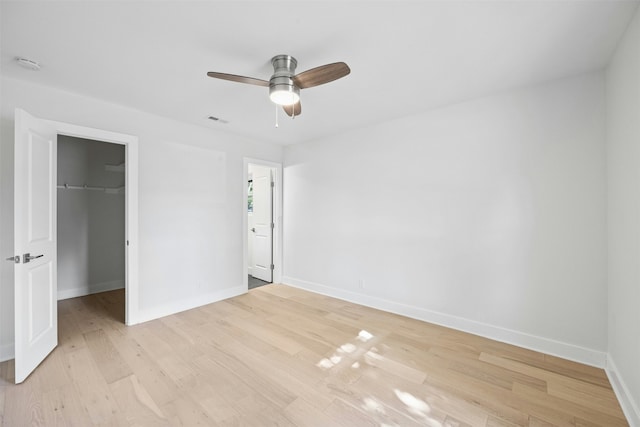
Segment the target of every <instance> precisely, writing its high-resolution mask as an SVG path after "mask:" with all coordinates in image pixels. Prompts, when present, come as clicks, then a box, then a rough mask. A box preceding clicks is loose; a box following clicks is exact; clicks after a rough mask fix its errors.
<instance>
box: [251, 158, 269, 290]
mask: <svg viewBox="0 0 640 427" xmlns="http://www.w3.org/2000/svg"><path fill="white" fill-rule="evenodd" d="M251 172H252V176H253V226H252V228H251V230H250V233H251V234H250V238H252V239H253V245H252V247H253V253H252V257H251V260H252V261H251V262H252V265H251V275H252V276H253V277H255V278H258V279H260V280H264V281H266V282H271V281H272V280H273V268H272V265H273V173H272V170H271V168H269V167H265V166H258V165H251Z"/></svg>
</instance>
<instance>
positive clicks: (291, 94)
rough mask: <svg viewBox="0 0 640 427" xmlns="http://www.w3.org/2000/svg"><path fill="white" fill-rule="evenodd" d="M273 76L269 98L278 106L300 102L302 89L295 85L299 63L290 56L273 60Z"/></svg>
mask: <svg viewBox="0 0 640 427" xmlns="http://www.w3.org/2000/svg"><path fill="white" fill-rule="evenodd" d="M271 64H272V65H273V70H274V71H273V76H271V79H270V80H269V98H271V100H272V101H273V102H275V103H276V104H280V105H292V104H295V103H296V102H298V101H299V100H300V88H298V87H297V86H296V85H295V84H294V83H293V76H294V75H295V72H296V67H297V66H298V61H296V59H295V58H294V57H293V56H290V55H277V56H274V57H273V58H271Z"/></svg>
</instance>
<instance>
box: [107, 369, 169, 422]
mask: <svg viewBox="0 0 640 427" xmlns="http://www.w3.org/2000/svg"><path fill="white" fill-rule="evenodd" d="M109 388H110V389H111V392H112V394H113V396H115V399H116V402H117V404H118V407H119V408H120V410H121V411H122V413H123V415H124V417H125V418H126V420H127V422H128V423H129V424H130V425H142V426H144V425H148V426H158V427H160V426H169V425H170V424H169V421H168V420H167V418H166V417H165V415H164V413H163V412H162V410H161V409H160V408H159V407H158V405H157V404H156V402H154V400H153V398H152V397H151V395H150V394H149V392H148V391H147V390H146V389H145V387H144V386H143V385H142V384H141V383H140V381H139V380H138V378H137V377H136V376H135V375H134V374H131V375H129V376H127V377H124V378H121V379H119V380H117V381H114V382H113V383H112V384H110V385H109Z"/></svg>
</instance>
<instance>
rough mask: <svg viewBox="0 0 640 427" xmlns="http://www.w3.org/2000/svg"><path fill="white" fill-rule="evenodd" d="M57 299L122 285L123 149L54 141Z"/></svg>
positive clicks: (80, 141)
mask: <svg viewBox="0 0 640 427" xmlns="http://www.w3.org/2000/svg"><path fill="white" fill-rule="evenodd" d="M57 187H58V190H57V191H58V198H57V200H58V206H57V225H58V227H57V230H58V300H62V299H67V298H74V297H78V296H82V295H89V294H95V293H99V292H105V291H111V290H114V289H123V288H124V287H125V197H124V194H125V147H124V145H119V144H110V143H105V142H99V141H91V140H86V139H80V138H73V137H68V136H59V137H58V182H57Z"/></svg>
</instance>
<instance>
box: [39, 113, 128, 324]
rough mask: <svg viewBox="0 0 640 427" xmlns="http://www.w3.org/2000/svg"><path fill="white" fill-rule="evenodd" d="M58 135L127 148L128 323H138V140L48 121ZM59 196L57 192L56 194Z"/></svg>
mask: <svg viewBox="0 0 640 427" xmlns="http://www.w3.org/2000/svg"><path fill="white" fill-rule="evenodd" d="M45 121H46V122H47V123H49V124H50V125H51V126H53V127H54V129H55V130H56V133H57V134H58V135H65V136H72V137H75V138H82V139H91V140H94V141H100V142H108V143H111V144H120V145H124V150H125V166H124V167H125V224H126V225H125V242H126V245H127V246H126V248H125V311H124V312H125V315H124V316H125V320H124V321H125V324H126V325H135V324H136V323H138V322H139V321H138V318H139V317H138V295H139V293H138V137H137V136H132V135H126V134H122V133H116V132H110V131H106V130H101V129H94V128H89V127H84V126H78V125H73V124H69V123H62V122H56V121H52V120H45ZM54 194H55V195H56V196H55V197H57V193H56V192H54Z"/></svg>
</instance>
